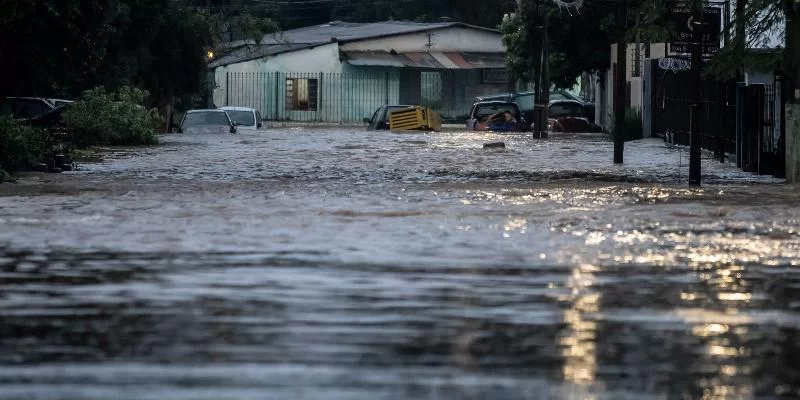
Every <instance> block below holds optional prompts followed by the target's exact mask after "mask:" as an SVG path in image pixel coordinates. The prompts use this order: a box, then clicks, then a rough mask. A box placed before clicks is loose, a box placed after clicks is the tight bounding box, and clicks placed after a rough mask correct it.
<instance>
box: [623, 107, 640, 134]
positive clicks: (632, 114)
mask: <svg viewBox="0 0 800 400" xmlns="http://www.w3.org/2000/svg"><path fill="white" fill-rule="evenodd" d="M643 135H644V128H643V127H642V111H641V110H639V109H635V108H626V109H625V140H626V141H627V140H637V139H641V138H642V137H643Z"/></svg>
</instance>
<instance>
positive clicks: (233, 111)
mask: <svg viewBox="0 0 800 400" xmlns="http://www.w3.org/2000/svg"><path fill="white" fill-rule="evenodd" d="M219 109H220V110H224V111H225V112H226V113H228V116H230V117H231V121H233V123H234V124H236V129H237V130H238V131H239V132H247V131H256V130H258V129H260V128H261V127H262V126H263V123H262V122H261V113H260V112H258V110H256V109H254V108H248V107H220V108H219Z"/></svg>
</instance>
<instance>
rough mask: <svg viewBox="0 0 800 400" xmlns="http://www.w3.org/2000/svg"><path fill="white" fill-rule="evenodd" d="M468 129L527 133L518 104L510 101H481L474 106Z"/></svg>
mask: <svg viewBox="0 0 800 400" xmlns="http://www.w3.org/2000/svg"><path fill="white" fill-rule="evenodd" d="M467 129H469V130H473V131H492V132H527V131H530V130H531V125H530V124H529V123H528V122H526V120H525V118H524V117H523V116H522V113H520V111H519V107H517V104H516V103H514V102H510V101H479V102H477V103H475V104H473V105H472V111H470V113H469V119H468V120H467Z"/></svg>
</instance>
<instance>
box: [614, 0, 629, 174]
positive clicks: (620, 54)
mask: <svg viewBox="0 0 800 400" xmlns="http://www.w3.org/2000/svg"><path fill="white" fill-rule="evenodd" d="M627 20H628V1H627V0H620V1H619V7H618V8H617V40H618V42H617V74H616V80H615V81H614V163H615V164H622V161H623V160H622V156H623V153H624V150H625V135H624V132H625V129H624V126H625V92H626V91H627V80H628V77H627V73H626V67H627V65H626V64H627V57H626V53H627V44H626V43H625V26H626V25H627Z"/></svg>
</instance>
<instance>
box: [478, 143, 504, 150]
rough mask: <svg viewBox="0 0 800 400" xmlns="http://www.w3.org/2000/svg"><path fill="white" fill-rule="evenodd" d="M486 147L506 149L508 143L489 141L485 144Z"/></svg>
mask: <svg viewBox="0 0 800 400" xmlns="http://www.w3.org/2000/svg"><path fill="white" fill-rule="evenodd" d="M483 148H484V149H505V148H506V143H505V142H489V143H484V144H483Z"/></svg>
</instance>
